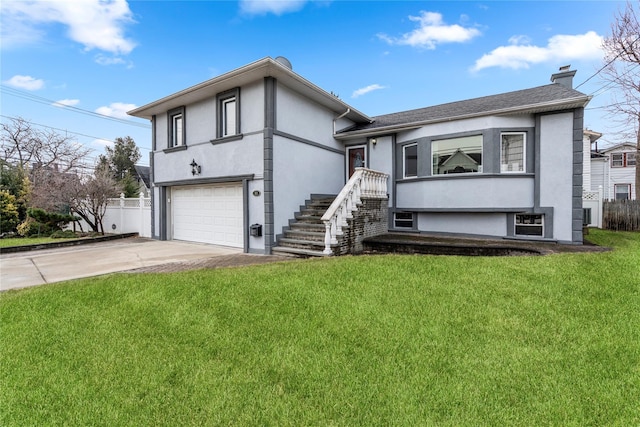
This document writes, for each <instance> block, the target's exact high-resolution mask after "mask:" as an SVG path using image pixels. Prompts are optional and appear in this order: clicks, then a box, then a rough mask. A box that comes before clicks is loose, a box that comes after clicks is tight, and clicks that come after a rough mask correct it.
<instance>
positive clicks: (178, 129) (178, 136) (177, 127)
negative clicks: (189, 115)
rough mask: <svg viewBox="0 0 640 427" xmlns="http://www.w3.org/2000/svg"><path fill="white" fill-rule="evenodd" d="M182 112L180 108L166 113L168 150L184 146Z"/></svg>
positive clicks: (183, 118)
mask: <svg viewBox="0 0 640 427" xmlns="http://www.w3.org/2000/svg"><path fill="white" fill-rule="evenodd" d="M184 110H185V109H184V107H180V108H176V109H173V110H171V111H169V112H168V113H167V119H168V131H169V132H168V139H169V144H168V145H169V148H173V147H180V146H182V145H185V128H184V123H185V117H184V116H185V114H184V113H185V111H184Z"/></svg>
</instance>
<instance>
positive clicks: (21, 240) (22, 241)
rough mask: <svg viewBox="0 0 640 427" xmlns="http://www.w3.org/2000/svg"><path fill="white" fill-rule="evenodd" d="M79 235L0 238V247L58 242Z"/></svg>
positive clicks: (75, 237)
mask: <svg viewBox="0 0 640 427" xmlns="http://www.w3.org/2000/svg"><path fill="white" fill-rule="evenodd" d="M80 238H81V237H78V236H74V237H66V238H53V237H10V238H4V239H0V248H8V247H13V246H26V245H39V244H41V243H59V242H62V241H66V240H73V239H80Z"/></svg>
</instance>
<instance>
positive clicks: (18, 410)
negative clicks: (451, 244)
mask: <svg viewBox="0 0 640 427" xmlns="http://www.w3.org/2000/svg"><path fill="white" fill-rule="evenodd" d="M589 238H590V239H592V240H593V241H596V242H598V243H603V244H606V245H610V246H613V247H615V248H616V249H615V250H614V251H611V252H605V253H584V254H558V255H550V256H544V257H468V258H467V257H444V256H411V255H403V256H397V255H385V256H362V257H337V258H331V259H322V260H309V261H302V262H283V263H277V264H271V265H261V266H254V267H247V268H230V269H220V270H212V271H192V272H187V273H175V274H138V275H134V274H118V275H111V276H104V277H100V278H94V279H86V280H80V281H75V282H67V283H63V284H57V285H47V286H42V287H38V288H30V289H25V290H20V291H9V292H5V293H3V294H1V295H0V328H1V336H0V346H1V348H2V350H1V351H0V425H2V426H24V425H78V426H85V425H94V426H119V425H123V426H125V425H126V426H143V425H144V426H147V425H153V426H162V425H164V426H179V425H238V426H246V425H273V426H282V425H291V426H308V425H318V426H327V425H339V426H362V425H365V426H380V425H398V426H405V425H406V426H417V425H445V426H446V425H450V426H460V425H468V426H481V425H500V426H503V425H522V426H532V425H556V426H567V425H574V426H589V425H591V426H601V425H619V426H630V425H639V424H640V403H639V402H640V399H639V396H640V233H611V232H605V231H599V230H594V231H591V234H590V235H589Z"/></svg>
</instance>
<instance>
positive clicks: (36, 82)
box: [4, 75, 44, 90]
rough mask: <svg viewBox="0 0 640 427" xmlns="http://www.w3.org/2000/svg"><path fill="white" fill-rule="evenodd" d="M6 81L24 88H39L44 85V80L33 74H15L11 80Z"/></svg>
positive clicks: (8, 83)
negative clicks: (32, 75)
mask: <svg viewBox="0 0 640 427" xmlns="http://www.w3.org/2000/svg"><path fill="white" fill-rule="evenodd" d="M4 83H5V84H7V85H9V86H13V87H17V88H18V89H24V90H38V89H42V88H43V87H44V80H41V79H35V78H33V77H31V76H21V75H15V76H13V77H11V78H10V79H9V80H5V81H4Z"/></svg>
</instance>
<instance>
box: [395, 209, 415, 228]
mask: <svg viewBox="0 0 640 427" xmlns="http://www.w3.org/2000/svg"><path fill="white" fill-rule="evenodd" d="M393 227H394V228H413V214H412V213H411V212H396V213H394V214H393Z"/></svg>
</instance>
